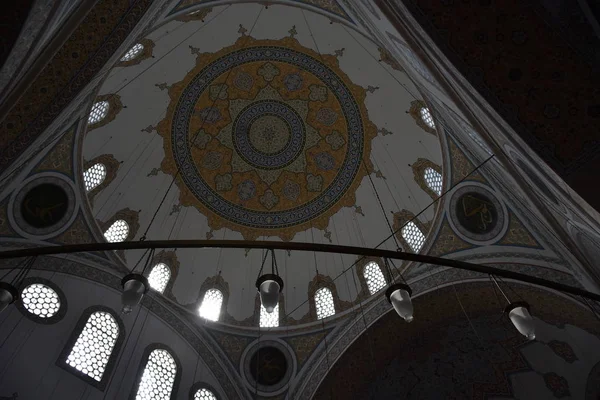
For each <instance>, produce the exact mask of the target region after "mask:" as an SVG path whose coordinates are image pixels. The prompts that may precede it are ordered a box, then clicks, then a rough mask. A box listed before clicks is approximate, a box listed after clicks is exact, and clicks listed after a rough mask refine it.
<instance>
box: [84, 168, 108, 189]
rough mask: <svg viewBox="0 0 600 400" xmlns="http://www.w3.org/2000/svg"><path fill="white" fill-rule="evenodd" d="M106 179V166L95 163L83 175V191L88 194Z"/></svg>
mask: <svg viewBox="0 0 600 400" xmlns="http://www.w3.org/2000/svg"><path fill="white" fill-rule="evenodd" d="M105 178H106V166H105V165H104V164H100V163H96V164H94V165H92V166H91V167H89V168H88V169H87V170H86V171H85V172H84V173H83V184H84V185H85V191H86V192H89V191H91V190H93V189H95V188H97V187H98V185H100V184H101V183H102V182H104V179H105Z"/></svg>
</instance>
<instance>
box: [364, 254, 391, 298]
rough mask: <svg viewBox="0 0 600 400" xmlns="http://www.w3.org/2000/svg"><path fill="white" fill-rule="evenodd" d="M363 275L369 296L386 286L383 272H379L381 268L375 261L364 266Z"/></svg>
mask: <svg viewBox="0 0 600 400" xmlns="http://www.w3.org/2000/svg"><path fill="white" fill-rule="evenodd" d="M363 274H364V276H365V280H366V281H367V287H368V288H369V292H370V293H371V294H375V293H377V292H378V291H380V290H381V289H382V288H384V287H385V285H386V284H387V282H386V280H385V277H384V276H383V272H381V268H379V264H377V263H376V262H375V261H370V262H369V263H368V264H367V265H365V269H364V272H363Z"/></svg>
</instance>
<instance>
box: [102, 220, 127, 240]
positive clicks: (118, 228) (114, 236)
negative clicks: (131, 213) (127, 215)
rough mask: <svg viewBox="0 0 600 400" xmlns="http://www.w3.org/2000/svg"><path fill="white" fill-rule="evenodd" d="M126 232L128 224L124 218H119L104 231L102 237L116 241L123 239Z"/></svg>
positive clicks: (125, 236)
mask: <svg viewBox="0 0 600 400" xmlns="http://www.w3.org/2000/svg"><path fill="white" fill-rule="evenodd" d="M128 234H129V225H128V224H127V222H125V221H124V220H122V219H119V220H116V221H115V222H113V224H112V225H111V226H110V227H109V228H108V229H107V230H106V232H104V238H105V239H106V241H107V242H110V243H117V242H123V241H125V239H127V235H128Z"/></svg>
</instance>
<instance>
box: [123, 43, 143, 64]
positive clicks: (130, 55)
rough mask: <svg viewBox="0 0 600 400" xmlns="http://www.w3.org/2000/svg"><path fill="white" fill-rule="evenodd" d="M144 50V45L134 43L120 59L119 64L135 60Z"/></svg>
mask: <svg viewBox="0 0 600 400" xmlns="http://www.w3.org/2000/svg"><path fill="white" fill-rule="evenodd" d="M142 50H144V45H143V44H141V43H136V44H135V45H134V46H133V47H132V48H131V49H129V51H128V52H127V53H125V55H124V56H123V57H122V58H121V60H120V61H121V62H126V61H131V60H133V59H134V58H136V57H137V56H138V55H139V54H140V53H141V52H142Z"/></svg>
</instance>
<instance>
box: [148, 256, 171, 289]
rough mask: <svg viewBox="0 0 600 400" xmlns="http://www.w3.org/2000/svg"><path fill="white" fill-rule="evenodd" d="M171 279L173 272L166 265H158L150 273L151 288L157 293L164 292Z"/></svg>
mask: <svg viewBox="0 0 600 400" xmlns="http://www.w3.org/2000/svg"><path fill="white" fill-rule="evenodd" d="M170 278H171V270H170V269H169V267H167V265H166V264H164V263H158V264H156V265H155V266H154V267H153V268H152V271H150V275H148V283H149V284H150V287H151V288H152V289H154V290H156V291H157V292H160V293H162V292H164V290H165V288H166V287H167V283H169V279H170Z"/></svg>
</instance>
